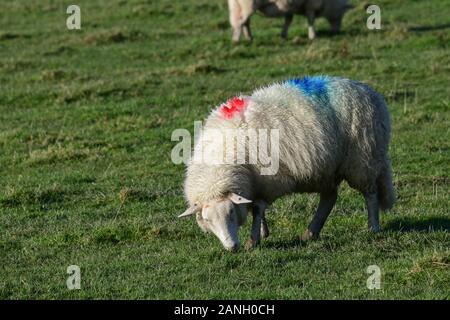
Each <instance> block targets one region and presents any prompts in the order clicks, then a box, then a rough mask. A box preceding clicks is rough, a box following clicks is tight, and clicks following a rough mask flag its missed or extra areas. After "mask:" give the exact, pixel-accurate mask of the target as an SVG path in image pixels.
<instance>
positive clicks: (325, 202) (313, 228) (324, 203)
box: [302, 190, 337, 241]
mask: <svg viewBox="0 0 450 320" xmlns="http://www.w3.org/2000/svg"><path fill="white" fill-rule="evenodd" d="M336 199H337V190H333V191H330V192H323V193H321V194H320V202H319V207H318V208H317V211H316V213H315V215H314V217H313V219H312V221H311V223H310V224H309V227H308V229H306V230H305V232H304V233H303V235H302V240H303V241H308V240H312V239H317V238H318V237H319V234H320V230H322V227H323V225H324V224H325V221H326V220H327V218H328V216H329V215H330V212H331V210H332V209H333V207H334V205H335V203H336Z"/></svg>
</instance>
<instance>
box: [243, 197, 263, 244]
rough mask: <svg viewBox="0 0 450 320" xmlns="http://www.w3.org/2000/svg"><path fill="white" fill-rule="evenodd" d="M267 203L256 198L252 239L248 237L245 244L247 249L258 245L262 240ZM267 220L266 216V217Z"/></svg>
mask: <svg viewBox="0 0 450 320" xmlns="http://www.w3.org/2000/svg"><path fill="white" fill-rule="evenodd" d="M266 207H267V205H266V203H265V202H263V201H259V200H256V201H255V203H254V204H253V210H252V215H253V222H252V232H251V235H250V239H248V241H247V243H246V244H245V248H246V249H252V248H254V247H256V246H257V245H258V244H259V242H260V241H261V231H262V229H263V227H262V224H263V217H264V212H265V210H266ZM264 221H265V218H264Z"/></svg>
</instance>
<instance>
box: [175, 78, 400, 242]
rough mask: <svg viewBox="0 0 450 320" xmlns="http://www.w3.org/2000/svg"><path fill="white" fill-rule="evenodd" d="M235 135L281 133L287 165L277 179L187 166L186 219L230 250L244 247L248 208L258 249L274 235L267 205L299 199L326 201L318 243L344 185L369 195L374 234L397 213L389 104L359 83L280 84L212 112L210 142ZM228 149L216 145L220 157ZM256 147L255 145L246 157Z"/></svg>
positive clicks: (255, 171) (308, 235) (317, 225)
mask: <svg viewBox="0 0 450 320" xmlns="http://www.w3.org/2000/svg"><path fill="white" fill-rule="evenodd" d="M230 128H235V129H239V128H268V129H278V130H279V132H280V139H279V159H280V163H279V170H278V172H277V173H276V174H274V175H261V174H260V169H261V165H260V164H256V165H250V164H244V165H239V164H234V165H233V164H222V165H213V164H210V163H195V162H194V161H192V162H191V163H190V164H189V165H188V168H187V176H186V181H185V194H186V198H187V200H188V201H189V204H190V208H189V209H188V210H187V211H186V212H185V213H183V214H182V215H180V216H187V215H191V214H194V213H195V214H196V217H197V222H198V224H199V225H200V227H201V228H202V229H203V230H204V231H211V232H213V233H214V234H215V235H216V236H217V237H218V238H219V239H220V240H221V242H222V244H223V245H224V247H225V248H226V249H231V250H234V249H236V248H237V247H238V246H239V240H238V237H237V230H238V227H239V226H240V225H242V224H243V222H244V221H245V218H246V216H247V210H248V209H251V210H252V213H253V225H252V233H251V237H250V241H249V242H248V245H249V246H255V245H256V244H257V243H258V242H259V240H260V237H261V235H262V236H263V237H264V236H267V235H268V229H267V225H266V223H265V218H264V211H265V208H266V206H267V205H270V204H271V203H272V202H273V201H274V200H276V199H277V198H279V197H281V196H283V195H286V194H289V193H292V192H317V193H319V194H320V203H319V207H318V209H317V211H316V213H315V215H314V217H313V219H312V221H311V223H310V225H309V227H308V229H307V230H306V231H305V232H304V234H303V239H304V240H308V239H312V238H316V237H317V236H318V235H319V233H320V230H321V229H322V227H323V225H324V223H325V220H326V219H327V217H328V215H329V214H330V212H331V210H332V208H333V206H334V204H335V202H336V198H337V188H338V186H339V184H340V183H341V182H342V180H346V181H347V182H348V184H349V185H350V186H351V187H353V188H354V189H356V190H358V191H360V192H361V193H362V194H363V195H364V198H365V201H366V205H367V209H368V224H369V229H370V230H372V231H379V230H380V226H379V213H378V210H379V208H381V209H383V210H386V209H389V208H391V207H392V205H393V203H394V192H393V187H392V180H391V166H390V163H389V160H388V155H387V153H388V143H389V136H390V120H389V114H388V110H387V107H386V104H385V102H384V100H383V98H382V97H381V95H379V94H378V93H377V92H375V91H374V90H373V89H371V88H370V87H368V86H367V85H365V84H362V83H360V82H357V81H352V80H348V79H343V78H332V77H325V76H323V77H322V76H319V77H305V78H303V79H296V80H290V81H286V82H284V83H280V84H274V85H271V86H269V87H266V88H262V89H259V90H257V91H255V92H254V93H253V94H252V95H251V96H250V97H240V98H234V99H232V100H230V101H229V102H228V103H227V104H225V105H222V106H221V107H219V108H217V109H216V110H215V111H213V112H212V114H211V115H210V116H209V118H208V119H207V121H206V124H205V128H204V131H203V138H204V136H208V135H210V133H211V132H212V131H211V129H219V130H226V129H230ZM203 138H202V139H199V141H197V143H196V146H195V148H194V158H195V157H196V156H197V155H198V153H199V152H201V150H202V149H201V147H204V146H203V145H201V144H202V143H203V141H206V140H203ZM209 138H210V139H208V140H207V141H208V142H207V143H208V144H221V143H223V141H220V140H218V139H215V137H214V136H211V137H209ZM222 147H223V146H221V145H217V150H220V149H221V148H222ZM272 147H273V146H272ZM251 148H252V146H248V147H247V148H246V150H247V152H251ZM249 150H250V151H249ZM271 151H273V150H271ZM232 152H236V149H234V150H232ZM249 203H252V205H251V206H250V207H249V206H248V204H249Z"/></svg>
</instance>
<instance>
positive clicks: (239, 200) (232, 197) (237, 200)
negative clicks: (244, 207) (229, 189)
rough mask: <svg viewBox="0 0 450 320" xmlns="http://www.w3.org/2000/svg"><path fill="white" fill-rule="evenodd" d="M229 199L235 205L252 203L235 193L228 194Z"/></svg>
mask: <svg viewBox="0 0 450 320" xmlns="http://www.w3.org/2000/svg"><path fill="white" fill-rule="evenodd" d="M229 198H230V200H231V201H232V202H233V203H236V204H241V203H251V202H252V200H248V199H245V198H244V197H241V196H240V195H238V194H236V193H232V194H230V196H229Z"/></svg>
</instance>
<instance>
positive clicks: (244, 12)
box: [228, 0, 350, 42]
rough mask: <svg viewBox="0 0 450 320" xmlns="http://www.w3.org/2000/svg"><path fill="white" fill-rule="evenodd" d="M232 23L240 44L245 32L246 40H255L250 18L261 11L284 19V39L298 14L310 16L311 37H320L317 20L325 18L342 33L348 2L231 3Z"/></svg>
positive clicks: (274, 0)
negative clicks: (318, 35)
mask: <svg viewBox="0 0 450 320" xmlns="http://www.w3.org/2000/svg"><path fill="white" fill-rule="evenodd" d="M228 8H229V12H230V24H231V27H232V28H233V37H232V39H233V41H235V42H237V41H239V38H240V36H241V31H242V32H243V33H244V37H245V38H246V39H247V40H249V41H251V40H252V34H251V31H250V17H251V16H252V15H253V13H255V12H256V11H260V12H261V13H263V14H264V15H265V16H267V17H284V19H285V21H284V25H283V29H282V32H281V37H282V38H287V34H288V29H289V25H290V24H291V22H292V19H293V16H294V14H300V15H304V16H306V18H307V19H308V38H309V39H310V40H313V39H314V38H315V37H316V32H315V30H314V20H315V19H316V18H318V17H325V18H326V19H327V20H328V22H329V23H330V25H331V30H332V31H333V32H334V33H338V32H339V31H340V28H341V22H342V17H343V16H344V13H345V11H346V10H347V9H349V8H350V6H349V5H347V0H228Z"/></svg>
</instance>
